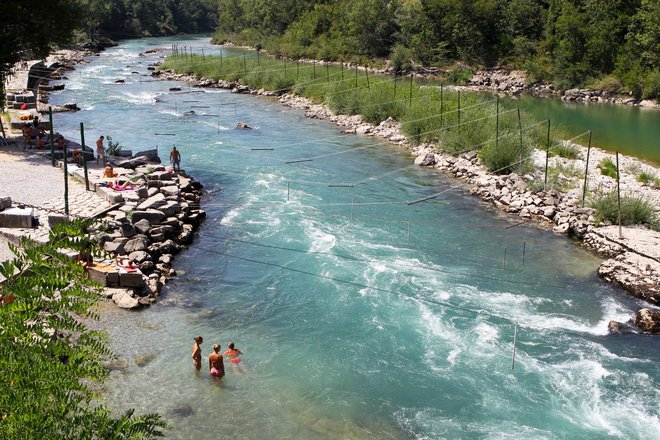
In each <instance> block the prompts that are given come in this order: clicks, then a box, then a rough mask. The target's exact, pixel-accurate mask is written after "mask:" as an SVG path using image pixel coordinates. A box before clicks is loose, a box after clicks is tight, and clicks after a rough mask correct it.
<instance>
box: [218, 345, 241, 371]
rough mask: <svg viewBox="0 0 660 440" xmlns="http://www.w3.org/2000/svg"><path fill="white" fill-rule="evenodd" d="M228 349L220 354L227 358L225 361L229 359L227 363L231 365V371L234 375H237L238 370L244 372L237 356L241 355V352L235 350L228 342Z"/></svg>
mask: <svg viewBox="0 0 660 440" xmlns="http://www.w3.org/2000/svg"><path fill="white" fill-rule="evenodd" d="M228 347H229V348H228V349H227V350H225V352H224V353H222V354H223V355H225V356H227V359H229V363H231V370H232V371H233V372H234V373H238V371H239V370H242V371H243V372H246V371H245V367H244V366H243V365H241V358H240V357H238V355H240V354H243V352H242V351H241V350H239V349H238V348H236V346H235V345H234V343H233V342H230V343H229V346H228Z"/></svg>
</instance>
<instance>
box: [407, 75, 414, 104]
mask: <svg viewBox="0 0 660 440" xmlns="http://www.w3.org/2000/svg"><path fill="white" fill-rule="evenodd" d="M412 89H413V74H412V72H410V92H409V94H408V107H412Z"/></svg>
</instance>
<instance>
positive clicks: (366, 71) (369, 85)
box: [364, 67, 371, 89]
mask: <svg viewBox="0 0 660 440" xmlns="http://www.w3.org/2000/svg"><path fill="white" fill-rule="evenodd" d="M364 76H366V77H367V88H368V89H370V88H371V84H369V69H368V68H366V67H365V68H364Z"/></svg>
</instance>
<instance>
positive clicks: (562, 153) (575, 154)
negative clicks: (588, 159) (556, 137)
mask: <svg viewBox="0 0 660 440" xmlns="http://www.w3.org/2000/svg"><path fill="white" fill-rule="evenodd" d="M550 152H551V153H550V155H551V156H555V155H557V156H559V157H563V158H565V159H579V158H580V149H579V148H577V147H576V146H575V145H571V144H567V143H564V142H561V143H560V144H559V145H557V146H556V147H555V148H554V149H552V150H550Z"/></svg>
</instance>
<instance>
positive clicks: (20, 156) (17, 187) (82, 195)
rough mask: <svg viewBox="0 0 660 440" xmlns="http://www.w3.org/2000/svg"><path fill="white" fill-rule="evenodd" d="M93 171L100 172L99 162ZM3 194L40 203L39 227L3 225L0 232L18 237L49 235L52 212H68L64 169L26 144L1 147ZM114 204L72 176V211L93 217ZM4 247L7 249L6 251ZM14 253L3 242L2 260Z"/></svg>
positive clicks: (14, 200) (0, 185) (0, 187)
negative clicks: (25, 227) (88, 189)
mask: <svg viewBox="0 0 660 440" xmlns="http://www.w3.org/2000/svg"><path fill="white" fill-rule="evenodd" d="M90 166H91V168H92V172H94V173H96V174H100V172H101V170H100V168H98V167H97V166H96V163H94V164H92V165H90ZM0 197H11V199H12V203H13V205H14V206H17V205H19V204H22V203H23V204H27V205H31V206H36V207H39V208H40V209H36V212H35V215H36V216H37V217H38V218H39V227H38V228H35V229H18V228H0V236H4V239H5V240H6V239H11V240H12V241H16V240H17V239H18V237H20V236H23V235H28V236H30V237H32V238H34V239H37V240H43V239H45V238H46V237H47V236H48V214H49V213H51V212H54V211H55V212H59V213H62V214H63V213H64V173H63V170H62V168H60V167H53V166H52V165H51V162H50V160H49V159H46V158H44V157H41V156H39V155H37V154H35V153H34V151H31V150H27V151H26V150H23V148H22V144H21V143H20V142H18V143H17V144H14V145H10V146H9V147H8V148H7V147H3V148H0ZM109 207H110V205H109V204H108V203H107V202H106V201H105V200H103V199H101V198H100V197H98V196H97V195H96V193H95V192H93V191H86V190H85V186H84V184H82V183H81V182H79V181H78V180H76V179H74V178H72V177H69V214H71V215H76V216H81V217H90V216H93V215H95V214H97V213H99V212H101V211H103V210H105V209H107V208H109ZM3 249H4V251H3ZM8 257H10V255H9V254H8V252H7V250H6V244H4V243H3V244H2V245H0V261H3V259H7V258H8Z"/></svg>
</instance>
